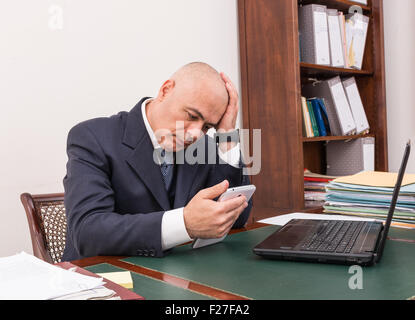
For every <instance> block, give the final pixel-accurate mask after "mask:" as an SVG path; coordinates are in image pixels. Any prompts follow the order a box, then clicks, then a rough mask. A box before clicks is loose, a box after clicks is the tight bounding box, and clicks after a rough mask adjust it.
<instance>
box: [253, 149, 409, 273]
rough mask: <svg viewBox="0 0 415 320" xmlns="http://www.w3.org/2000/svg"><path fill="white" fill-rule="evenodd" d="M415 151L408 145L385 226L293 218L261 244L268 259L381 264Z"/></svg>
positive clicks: (260, 250)
mask: <svg viewBox="0 0 415 320" xmlns="http://www.w3.org/2000/svg"><path fill="white" fill-rule="evenodd" d="M410 150H411V143H410V141H409V142H408V143H407V145H406V149H405V153H404V156H403V160H402V164H401V167H400V169H399V174H398V179H397V181H396V184H395V188H394V191H393V195H392V201H391V205H390V208H389V213H388V217H387V219H386V222H385V225H383V223H382V222H379V221H333V220H306V219H293V220H291V221H290V222H288V223H287V224H286V225H285V226H283V227H282V228H281V229H279V230H277V231H276V232H274V233H273V234H272V235H271V236H269V237H268V238H266V239H265V240H264V241H262V242H261V243H260V244H258V245H257V246H256V247H255V248H254V249H253V252H254V253H255V254H257V255H259V256H262V257H264V258H271V259H279V260H291V261H308V262H320V263H336V264H346V265H351V264H353V265H354V264H357V265H362V266H367V265H373V264H376V263H377V262H379V261H380V259H381V257H382V253H383V249H384V247H385V243H386V238H387V235H388V232H389V227H390V225H391V222H392V217H393V212H394V211H395V206H396V202H397V200H398V195H399V190H400V188H401V184H402V179H403V176H404V173H405V169H406V164H407V162H408V158H409V153H410Z"/></svg>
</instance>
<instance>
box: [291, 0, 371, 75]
mask: <svg viewBox="0 0 415 320" xmlns="http://www.w3.org/2000/svg"><path fill="white" fill-rule="evenodd" d="M298 21H299V23H298V25H299V39H300V61H301V62H306V63H312V64H317V65H325V66H333V67H338V68H349V69H351V68H353V69H358V70H361V69H362V64H363V57H364V52H365V47H366V40H367V32H368V27H369V17H367V16H365V15H363V14H361V13H358V12H355V13H351V14H345V13H343V12H342V11H339V10H337V9H331V8H328V7H327V6H325V5H319V4H308V5H304V6H300V7H299V8H298Z"/></svg>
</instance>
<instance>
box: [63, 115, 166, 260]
mask: <svg viewBox="0 0 415 320" xmlns="http://www.w3.org/2000/svg"><path fill="white" fill-rule="evenodd" d="M67 154H68V163H67V174H66V176H65V178H64V181H63V183H64V188H65V208H66V215H67V223H68V226H67V228H68V233H67V236H68V237H71V241H72V243H73V246H74V248H75V250H77V251H78V253H79V254H80V255H81V256H84V257H88V256H97V255H130V256H131V255H149V256H156V257H160V256H163V255H164V254H163V251H162V248H161V221H162V217H163V214H164V211H162V212H152V213H146V214H144V213H139V212H131V213H130V214H119V213H117V212H115V210H114V207H115V204H114V190H113V189H112V186H111V182H110V177H111V168H110V164H109V161H108V159H107V158H106V155H105V153H104V152H103V150H102V148H101V146H100V145H99V143H98V141H97V139H96V138H95V136H94V134H93V132H92V131H91V130H90V129H89V128H88V126H87V125H86V124H85V123H81V124H79V125H77V126H75V127H74V128H73V129H72V130H71V131H70V133H69V135H68V143H67Z"/></svg>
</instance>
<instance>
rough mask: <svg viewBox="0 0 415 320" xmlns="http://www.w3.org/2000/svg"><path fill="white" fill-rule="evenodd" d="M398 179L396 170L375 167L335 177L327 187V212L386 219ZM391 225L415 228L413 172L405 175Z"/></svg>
mask: <svg viewBox="0 0 415 320" xmlns="http://www.w3.org/2000/svg"><path fill="white" fill-rule="evenodd" d="M396 179H397V174H396V173H388V172H376V171H364V172H361V173H358V174H355V175H352V176H346V177H341V178H337V179H334V180H333V181H331V182H330V183H328V185H327V187H326V202H325V204H324V212H325V213H336V214H342V215H349V216H359V217H366V218H373V219H376V220H381V221H386V218H387V215H388V212H389V207H390V204H391V201H392V194H393V189H394V187H395V182H396ZM392 225H393V226H397V227H404V228H415V175H414V174H406V175H405V177H404V180H403V182H402V187H401V190H400V193H399V197H398V201H397V204H396V208H395V212H394V215H393V220H392Z"/></svg>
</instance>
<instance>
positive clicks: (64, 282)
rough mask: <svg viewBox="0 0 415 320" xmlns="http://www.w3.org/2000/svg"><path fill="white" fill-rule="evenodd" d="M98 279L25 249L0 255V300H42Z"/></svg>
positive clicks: (86, 287) (92, 285)
mask: <svg viewBox="0 0 415 320" xmlns="http://www.w3.org/2000/svg"><path fill="white" fill-rule="evenodd" d="M103 284H105V282H103V279H102V278H96V277H89V276H86V275H83V274H80V273H77V272H72V271H69V270H65V269H62V268H60V267H57V266H54V265H51V264H49V263H47V262H45V261H43V260H40V259H38V258H36V257H34V256H32V255H29V254H27V253H25V252H22V253H19V254H16V255H14V256H10V257H4V258H0V300H45V299H53V298H57V297H60V296H63V295H68V294H72V293H75V292H80V291H83V290H89V289H93V288H97V287H100V286H102V285H103Z"/></svg>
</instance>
